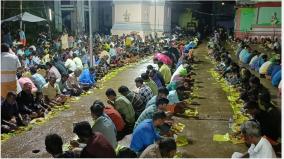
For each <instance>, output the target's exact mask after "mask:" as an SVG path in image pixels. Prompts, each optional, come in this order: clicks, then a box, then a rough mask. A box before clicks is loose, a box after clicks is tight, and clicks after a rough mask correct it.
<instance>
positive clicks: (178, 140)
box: [176, 136, 188, 147]
mask: <svg viewBox="0 0 284 159" xmlns="http://www.w3.org/2000/svg"><path fill="white" fill-rule="evenodd" d="M176 143H177V146H178V147H182V146H186V145H188V140H187V137H186V136H177V138H176Z"/></svg>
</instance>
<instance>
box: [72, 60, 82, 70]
mask: <svg viewBox="0 0 284 159" xmlns="http://www.w3.org/2000/svg"><path fill="white" fill-rule="evenodd" d="M73 61H74V62H75V64H76V66H77V68H78V69H81V70H82V69H83V64H82V60H81V59H80V58H79V57H75V58H74V59H73Z"/></svg>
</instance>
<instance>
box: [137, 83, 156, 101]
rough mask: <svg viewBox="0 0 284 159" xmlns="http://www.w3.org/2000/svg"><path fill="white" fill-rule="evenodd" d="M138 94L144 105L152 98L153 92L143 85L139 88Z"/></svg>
mask: <svg viewBox="0 0 284 159" xmlns="http://www.w3.org/2000/svg"><path fill="white" fill-rule="evenodd" d="M138 94H140V96H142V98H143V101H144V103H147V102H148V101H149V100H150V99H151V98H152V97H153V92H152V90H151V88H150V87H149V86H147V85H145V84H143V85H142V86H141V87H140V88H139V91H138Z"/></svg>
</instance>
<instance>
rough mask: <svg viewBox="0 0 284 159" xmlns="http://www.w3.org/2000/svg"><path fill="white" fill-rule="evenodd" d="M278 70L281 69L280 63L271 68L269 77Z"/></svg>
mask: <svg viewBox="0 0 284 159" xmlns="http://www.w3.org/2000/svg"><path fill="white" fill-rule="evenodd" d="M279 70H281V65H275V66H274V67H273V68H272V70H271V74H270V75H271V77H273V76H274V75H275V74H276V73H277V72H278V71H279Z"/></svg>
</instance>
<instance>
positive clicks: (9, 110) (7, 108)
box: [1, 92, 26, 133]
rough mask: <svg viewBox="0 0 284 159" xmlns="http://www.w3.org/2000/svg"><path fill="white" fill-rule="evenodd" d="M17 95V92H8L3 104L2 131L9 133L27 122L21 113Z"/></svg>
mask: <svg viewBox="0 0 284 159" xmlns="http://www.w3.org/2000/svg"><path fill="white" fill-rule="evenodd" d="M16 97H17V95H16V93H14V92H8V94H7V96H6V99H5V100H4V101H3V103H2V104H1V133H8V132H10V131H13V130H15V129H16V128H17V127H18V126H20V125H24V124H26V123H25V122H24V120H23V118H22V116H21V114H20V111H19V108H18V105H17V101H16Z"/></svg>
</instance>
